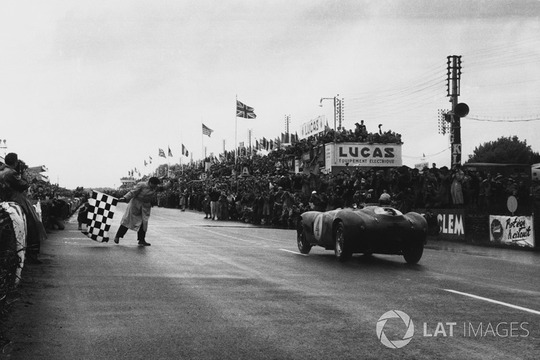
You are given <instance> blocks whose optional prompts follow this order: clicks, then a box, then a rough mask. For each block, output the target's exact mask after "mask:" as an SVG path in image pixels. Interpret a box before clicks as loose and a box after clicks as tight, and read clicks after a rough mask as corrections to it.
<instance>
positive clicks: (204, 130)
mask: <svg viewBox="0 0 540 360" xmlns="http://www.w3.org/2000/svg"><path fill="white" fill-rule="evenodd" d="M213 132H214V130H212V129H210V128H209V127H208V126H206V125H204V124H202V133H203V135H208V137H210V135H212V133H213Z"/></svg>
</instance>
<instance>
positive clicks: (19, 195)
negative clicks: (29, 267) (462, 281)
mask: <svg viewBox="0 0 540 360" xmlns="http://www.w3.org/2000/svg"><path fill="white" fill-rule="evenodd" d="M4 161H5V164H1V165H0V200H4V201H13V202H16V203H17V204H19V205H20V206H21V208H22V210H23V211H24V214H25V215H26V226H27V234H26V245H27V248H26V255H27V257H26V262H28V263H33V264H40V263H41V261H40V260H39V259H38V254H39V250H40V247H41V242H42V241H43V240H45V239H46V238H47V232H46V231H45V227H44V226H43V223H42V222H41V219H40V216H39V215H38V214H37V212H36V209H35V208H34V205H33V204H32V202H30V200H29V199H28V198H27V197H26V194H25V193H26V190H27V189H28V188H29V187H30V184H28V182H27V181H26V180H25V179H24V178H23V177H22V175H21V171H20V167H21V163H20V162H19V157H18V155H17V154H16V153H9V154H7V155H6V157H5V159H4Z"/></svg>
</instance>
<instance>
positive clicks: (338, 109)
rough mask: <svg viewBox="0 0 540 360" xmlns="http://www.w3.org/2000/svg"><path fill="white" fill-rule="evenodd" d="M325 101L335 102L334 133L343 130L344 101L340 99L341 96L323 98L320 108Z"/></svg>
mask: <svg viewBox="0 0 540 360" xmlns="http://www.w3.org/2000/svg"><path fill="white" fill-rule="evenodd" d="M323 100H334V131H336V130H341V122H342V121H343V99H340V98H339V94H337V95H336V96H334V97H331V98H321V100H320V101H319V106H320V107H322V102H323Z"/></svg>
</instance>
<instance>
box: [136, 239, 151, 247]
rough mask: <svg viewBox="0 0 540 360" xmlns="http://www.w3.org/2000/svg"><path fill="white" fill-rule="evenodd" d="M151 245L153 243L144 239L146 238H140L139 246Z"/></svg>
mask: <svg viewBox="0 0 540 360" xmlns="http://www.w3.org/2000/svg"><path fill="white" fill-rule="evenodd" d="M150 245H152V244H150V243H147V242H146V241H144V240H139V246H150Z"/></svg>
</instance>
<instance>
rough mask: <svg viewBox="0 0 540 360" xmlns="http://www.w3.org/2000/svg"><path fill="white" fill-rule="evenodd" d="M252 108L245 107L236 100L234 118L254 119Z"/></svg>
mask: <svg viewBox="0 0 540 360" xmlns="http://www.w3.org/2000/svg"><path fill="white" fill-rule="evenodd" d="M253 111H254V110H253V108H252V107H250V106H247V105H246V104H243V103H241V102H240V101H238V100H236V116H238V117H241V118H245V119H255V118H256V117H257V115H255V113H254V112H253Z"/></svg>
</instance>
